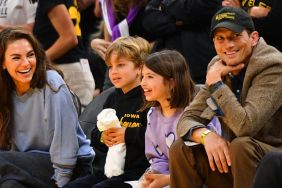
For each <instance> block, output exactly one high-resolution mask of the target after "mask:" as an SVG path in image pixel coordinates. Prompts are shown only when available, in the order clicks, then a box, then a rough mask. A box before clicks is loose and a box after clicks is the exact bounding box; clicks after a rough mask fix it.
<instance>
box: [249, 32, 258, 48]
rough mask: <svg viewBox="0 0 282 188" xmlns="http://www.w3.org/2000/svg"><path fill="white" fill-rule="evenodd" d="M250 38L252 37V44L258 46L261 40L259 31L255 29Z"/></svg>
mask: <svg viewBox="0 0 282 188" xmlns="http://www.w3.org/2000/svg"><path fill="white" fill-rule="evenodd" d="M250 38H251V39H252V46H256V45H257V43H258V41H259V33H258V32H257V31H253V32H252V33H251V34H250Z"/></svg>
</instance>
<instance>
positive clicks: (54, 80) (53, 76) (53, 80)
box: [46, 70, 66, 91]
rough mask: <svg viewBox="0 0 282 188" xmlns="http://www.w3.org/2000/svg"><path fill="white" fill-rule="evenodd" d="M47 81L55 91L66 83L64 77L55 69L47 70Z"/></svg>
mask: <svg viewBox="0 0 282 188" xmlns="http://www.w3.org/2000/svg"><path fill="white" fill-rule="evenodd" d="M46 75H47V78H46V79H47V83H48V85H49V86H50V88H51V89H52V90H53V91H58V90H59V89H60V87H61V86H62V85H65V84H66V83H65V81H64V79H63V78H62V77H61V75H60V74H59V73H58V72H57V71H55V70H48V71H47V74H46Z"/></svg>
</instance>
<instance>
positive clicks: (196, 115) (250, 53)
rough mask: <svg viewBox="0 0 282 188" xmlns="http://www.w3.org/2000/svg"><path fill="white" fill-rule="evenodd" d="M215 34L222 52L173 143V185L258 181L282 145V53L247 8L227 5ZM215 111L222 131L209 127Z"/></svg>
mask: <svg viewBox="0 0 282 188" xmlns="http://www.w3.org/2000/svg"><path fill="white" fill-rule="evenodd" d="M211 37H212V38H213V41H214V46H215V49H216V52H217V56H216V57H214V58H213V59H212V61H211V62H210V64H209V66H208V71H207V74H206V84H205V86H204V88H203V89H202V90H201V91H200V92H199V93H198V95H197V96H196V97H195V98H194V100H193V102H192V103H191V105H190V106H188V107H187V108H186V110H185V112H184V114H183V115H182V117H181V119H180V120H179V123H178V127H177V132H178V136H179V137H180V139H178V140H177V141H176V142H175V144H174V145H172V146H171V148H170V171H171V187H172V188H181V187H185V188H189V187H191V188H202V187H203V185H204V184H205V185H207V186H208V187H209V188H213V187H214V188H220V187H222V188H228V187H234V188H250V187H251V185H252V181H253V177H254V174H255V171H256V167H257V165H258V163H259V162H260V160H261V158H262V157H263V156H264V155H265V154H266V153H268V152H270V151H281V152H282V126H281V125H282V97H281V95H282V54H281V53H280V52H279V51H278V50H276V49H275V48H273V47H272V46H269V45H267V44H266V43H265V41H264V40H263V38H260V37H259V34H258V32H257V31H255V28H254V24H253V21H252V19H251V17H250V16H249V15H248V13H247V12H245V11H244V10H243V9H241V8H236V7H224V8H222V9H221V10H219V11H218V12H217V13H216V14H215V15H214V17H213V18H212V23H211ZM214 116H217V117H218V118H219V120H220V123H221V125H222V134H221V135H219V134H218V133H216V132H213V131H211V130H209V129H208V128H207V127H206V125H207V124H208V123H209V121H210V120H211V119H212V118H213V117H214ZM189 142H190V143H189ZM191 142H192V143H191ZM185 143H189V145H194V146H190V147H187V146H186V145H187V144H185ZM195 143H196V144H197V143H198V144H197V145H195Z"/></svg>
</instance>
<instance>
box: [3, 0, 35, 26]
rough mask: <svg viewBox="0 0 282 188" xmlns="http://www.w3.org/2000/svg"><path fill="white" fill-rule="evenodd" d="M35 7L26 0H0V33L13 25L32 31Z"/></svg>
mask: <svg viewBox="0 0 282 188" xmlns="http://www.w3.org/2000/svg"><path fill="white" fill-rule="evenodd" d="M36 6H37V4H36V3H34V4H33V3H32V2H31V1H27V0H0V31H1V30H2V29H4V28H6V27H11V26H15V25H17V26H21V27H23V28H25V29H27V30H29V31H32V28H33V24H34V17H35V12H36Z"/></svg>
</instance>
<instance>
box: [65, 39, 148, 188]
mask: <svg viewBox="0 0 282 188" xmlns="http://www.w3.org/2000/svg"><path fill="white" fill-rule="evenodd" d="M149 52H150V45H149V43H148V42H147V41H146V40H144V39H142V38H140V37H130V36H129V37H121V38H118V39H116V40H115V41H114V42H113V43H112V44H111V45H110V46H109V47H108V49H107V52H106V55H105V61H106V63H107V65H108V67H109V78H110V80H111V81H112V83H113V84H114V86H115V91H114V92H113V93H112V94H110V96H109V97H108V99H107V100H106V102H105V103H104V105H103V108H104V109H105V108H113V109H115V110H116V114H117V117H118V118H119V120H120V124H121V128H111V129H108V130H106V131H103V132H100V131H99V130H98V128H97V127H95V128H94V130H93V131H92V135H91V137H92V138H91V143H92V145H93V147H94V150H95V152H96V156H95V159H94V162H93V167H94V174H93V175H90V176H87V177H85V178H81V179H77V180H75V181H73V182H71V183H69V184H68V185H66V186H65V188H73V187H83V188H88V187H89V188H90V187H91V188H93V187H95V188H97V187H103V188H105V187H109V188H111V187H115V186H118V187H131V186H130V185H129V184H127V183H124V181H132V180H138V179H139V178H140V177H141V175H142V174H143V173H144V171H145V170H146V169H147V168H148V166H149V163H148V161H147V159H146V156H145V140H144V139H145V131H146V126H147V120H146V119H147V110H144V111H142V112H139V109H140V108H141V107H142V104H143V94H142V88H141V86H140V83H141V68H142V65H143V62H144V59H145V57H146V56H147V55H148V54H149ZM120 143H125V145H126V156H125V166H124V173H123V174H121V175H119V176H113V177H111V178H108V177H106V176H105V175H104V166H105V159H106V155H107V151H108V148H109V147H110V146H112V145H116V144H120Z"/></svg>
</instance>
